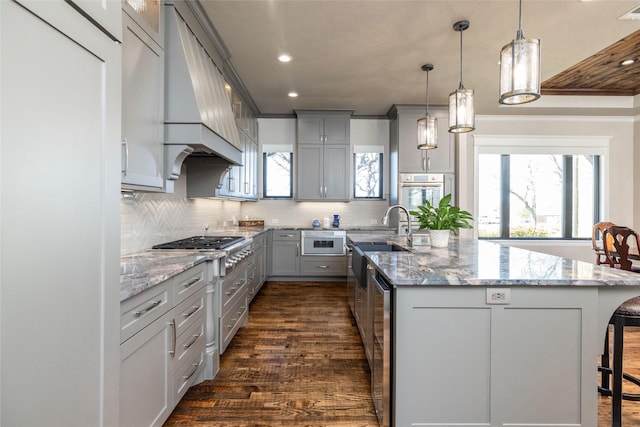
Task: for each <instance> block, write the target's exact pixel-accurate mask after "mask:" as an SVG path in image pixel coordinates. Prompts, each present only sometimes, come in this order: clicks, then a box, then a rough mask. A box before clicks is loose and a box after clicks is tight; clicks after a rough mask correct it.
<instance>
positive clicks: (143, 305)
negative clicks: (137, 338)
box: [120, 280, 173, 343]
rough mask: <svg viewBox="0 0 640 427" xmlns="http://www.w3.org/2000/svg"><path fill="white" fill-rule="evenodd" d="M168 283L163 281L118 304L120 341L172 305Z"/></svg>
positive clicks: (140, 328)
mask: <svg viewBox="0 0 640 427" xmlns="http://www.w3.org/2000/svg"><path fill="white" fill-rule="evenodd" d="M170 284H171V280H167V281H164V282H162V283H160V284H158V285H156V286H154V287H152V288H149V289H147V290H146V291H144V292H142V293H140V294H138V295H136V296H134V297H131V298H129V299H127V300H125V301H123V302H122V303H121V304H120V343H123V342H125V341H126V340H128V339H129V338H131V337H132V336H133V335H135V334H136V333H137V332H138V331H140V330H142V329H143V328H144V327H145V326H147V325H149V324H151V322H153V321H154V320H156V319H157V318H158V317H160V316H162V315H163V314H164V313H166V312H167V311H169V310H170V309H171V308H172V307H173V304H172V296H171V290H170Z"/></svg>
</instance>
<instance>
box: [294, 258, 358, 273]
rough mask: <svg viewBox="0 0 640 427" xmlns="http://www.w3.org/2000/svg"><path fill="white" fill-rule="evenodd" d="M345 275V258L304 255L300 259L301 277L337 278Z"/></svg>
mask: <svg viewBox="0 0 640 427" xmlns="http://www.w3.org/2000/svg"><path fill="white" fill-rule="evenodd" d="M346 274H347V256H346V255H344V256H326V255H304V256H301V257H300V275H302V276H338V277H344V276H346Z"/></svg>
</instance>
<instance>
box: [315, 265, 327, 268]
mask: <svg viewBox="0 0 640 427" xmlns="http://www.w3.org/2000/svg"><path fill="white" fill-rule="evenodd" d="M316 268H329V266H328V265H316Z"/></svg>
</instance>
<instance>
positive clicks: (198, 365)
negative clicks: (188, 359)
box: [182, 363, 200, 380]
mask: <svg viewBox="0 0 640 427" xmlns="http://www.w3.org/2000/svg"><path fill="white" fill-rule="evenodd" d="M199 367H200V363H194V364H193V370H192V371H191V372H190V373H189V374H188V375H184V376H183V377H182V378H183V379H185V380H188V379H189V378H191V377H192V376H193V374H195V373H196V371H197V370H198V368H199Z"/></svg>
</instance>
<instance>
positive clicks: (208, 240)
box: [153, 236, 244, 249]
mask: <svg viewBox="0 0 640 427" xmlns="http://www.w3.org/2000/svg"><path fill="white" fill-rule="evenodd" d="M242 240H244V237H238V236H194V237H187V238H186V239H181V240H176V241H173V242H168V243H162V244H160V245H155V246H153V249H224V248H227V247H229V246H231V245H234V244H236V243H238V242H241V241H242Z"/></svg>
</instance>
